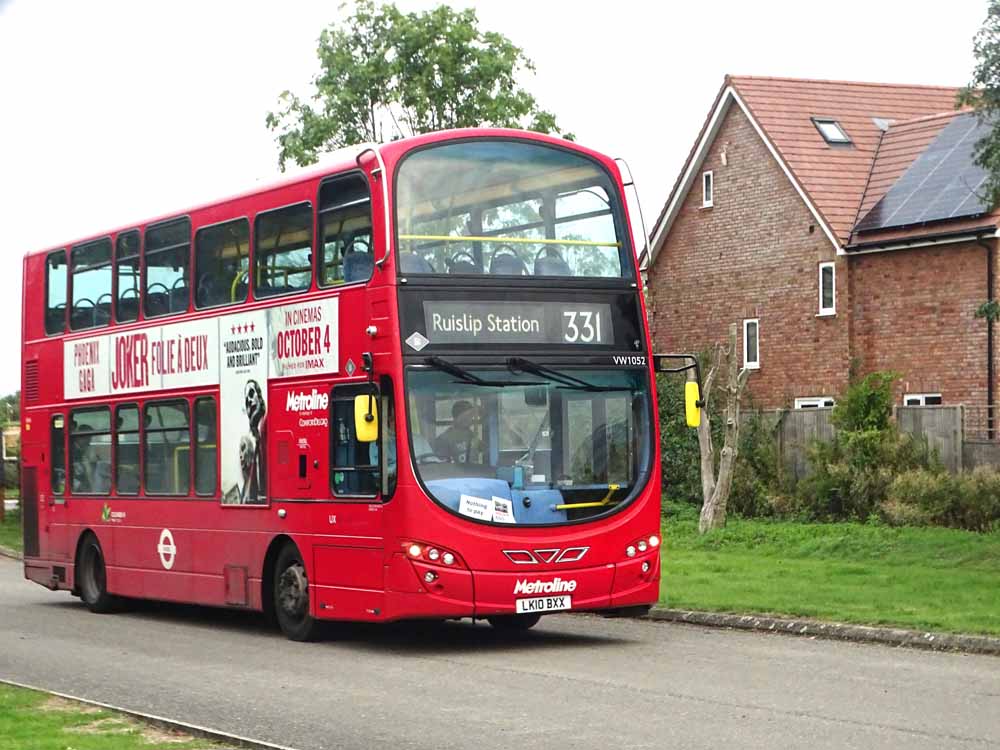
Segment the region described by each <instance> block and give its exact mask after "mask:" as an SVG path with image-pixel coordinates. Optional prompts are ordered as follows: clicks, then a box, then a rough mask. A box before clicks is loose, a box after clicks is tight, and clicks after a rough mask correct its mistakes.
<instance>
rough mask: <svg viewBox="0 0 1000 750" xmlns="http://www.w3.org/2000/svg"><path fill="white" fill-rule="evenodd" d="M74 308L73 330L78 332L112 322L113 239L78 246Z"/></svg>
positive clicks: (72, 256)
mask: <svg viewBox="0 0 1000 750" xmlns="http://www.w3.org/2000/svg"><path fill="white" fill-rule="evenodd" d="M70 261H71V266H72V268H73V280H72V286H73V307H72V309H71V311H70V316H69V327H70V328H71V329H72V330H74V331H79V330H81V329H83V328H94V327H95V326H103V325H107V324H108V323H110V322H111V278H112V275H111V238H110V237H105V238H103V239H100V240H97V241H96V242H88V243H86V244H83V245H77V246H76V247H74V248H73V249H72V251H71V254H70Z"/></svg>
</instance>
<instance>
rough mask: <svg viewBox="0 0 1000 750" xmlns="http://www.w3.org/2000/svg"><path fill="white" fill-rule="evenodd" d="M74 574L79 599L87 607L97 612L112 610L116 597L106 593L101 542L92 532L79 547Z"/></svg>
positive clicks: (106, 581) (106, 575)
mask: <svg viewBox="0 0 1000 750" xmlns="http://www.w3.org/2000/svg"><path fill="white" fill-rule="evenodd" d="M76 575H77V586H78V587H79V591H80V599H81V600H82V601H83V603H84V604H85V605H87V609H89V610H90V611H91V612H97V613H98V614H105V613H107V612H111V611H113V610H114V608H115V604H116V603H117V599H116V597H114V596H112V595H111V594H109V593H108V572H107V568H106V567H105V565H104V552H103V551H102V550H101V543H100V542H99V541H97V537H96V536H94V535H93V534H87V536H86V538H85V539H84V540H83V543H82V545H81V547H80V556H79V558H78V562H77V567H76Z"/></svg>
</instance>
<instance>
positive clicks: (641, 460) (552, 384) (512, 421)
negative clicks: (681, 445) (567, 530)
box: [408, 369, 652, 525]
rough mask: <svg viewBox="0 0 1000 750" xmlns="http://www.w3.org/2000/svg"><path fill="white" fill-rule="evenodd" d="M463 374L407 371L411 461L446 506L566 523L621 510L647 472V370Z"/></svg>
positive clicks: (509, 519)
mask: <svg viewBox="0 0 1000 750" xmlns="http://www.w3.org/2000/svg"><path fill="white" fill-rule="evenodd" d="M463 372H464V377H457V376H456V374H455V373H454V372H446V371H442V370H440V369H414V370H411V371H410V373H409V376H408V394H409V395H408V406H409V416H410V431H411V434H412V443H411V448H412V451H411V452H412V456H413V464H414V468H415V469H416V471H417V474H418V476H419V477H420V480H421V481H422V483H423V485H424V487H425V488H426V489H427V491H428V492H429V494H430V495H431V497H433V498H434V500H436V501H437V502H438V503H440V504H441V505H444V506H445V507H447V508H449V509H451V510H452V511H455V512H457V513H459V514H461V515H463V516H466V517H468V518H471V519H474V520H478V521H486V522H491V523H498V524H499V523H513V524H523V525H531V524H534V525H538V524H559V523H568V522H573V521H581V520H586V519H589V518H593V517H596V516H600V515H604V514H606V513H609V512H612V511H613V510H615V509H617V508H620V507H622V506H623V505H624V504H626V503H627V502H628V501H629V500H630V499H631V498H632V497H633V496H634V495H635V494H636V492H637V491H638V490H639V489H640V488H641V486H642V484H643V483H644V482H645V480H646V479H647V478H648V474H649V465H650V455H651V450H652V446H651V444H650V441H651V439H652V431H651V430H650V425H649V387H648V385H647V384H648V375H647V374H646V372H645V371H643V370H614V371H607V370H572V371H570V370H567V371H565V372H566V374H567V375H571V377H572V379H573V380H569V381H565V382H559V381H557V380H555V379H550V378H548V377H544V376H536V375H534V374H531V373H519V374H512V373H511V372H510V371H508V370H487V369H477V370H474V371H463ZM576 381H579V383H577V382H576Z"/></svg>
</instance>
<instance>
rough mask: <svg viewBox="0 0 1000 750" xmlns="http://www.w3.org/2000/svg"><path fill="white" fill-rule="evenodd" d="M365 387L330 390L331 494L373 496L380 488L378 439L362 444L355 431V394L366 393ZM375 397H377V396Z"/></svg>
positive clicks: (345, 387) (343, 387)
mask: <svg viewBox="0 0 1000 750" xmlns="http://www.w3.org/2000/svg"><path fill="white" fill-rule="evenodd" d="M368 392H369V391H368V389H367V388H366V387H364V386H361V387H359V386H341V387H339V388H334V389H333V398H332V399H331V401H330V411H331V420H330V432H331V438H330V447H331V450H332V453H333V458H332V460H331V461H330V481H331V484H332V486H333V494H334V495H337V496H347V497H374V496H375V495H376V494H377V493H378V487H379V442H380V441H379V440H376V441H374V442H372V443H362V442H360V441H359V440H358V437H357V433H355V431H354V397H355V396H357V395H358V394H361V393H368ZM375 398H376V400H377V399H378V396H377V395H376V397H375Z"/></svg>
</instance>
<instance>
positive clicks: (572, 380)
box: [507, 357, 632, 393]
mask: <svg viewBox="0 0 1000 750" xmlns="http://www.w3.org/2000/svg"><path fill="white" fill-rule="evenodd" d="M507 367H508V368H510V371H511V372H530V373H531V374H532V375H540V376H541V377H543V378H548V379H549V380H551V381H553V382H555V383H559V385H561V386H562V387H564V388H571V389H572V390H575V391H590V392H591V393H608V392H611V391H630V390H632V389H631V388H622V387H620V386H613V385H594V384H593V383H588V382H587V381H586V380H583V379H581V378H578V377H576V376H575V375H569V374H567V373H565V372H559V371H558V370H553V369H552V368H551V367H545V366H544V365H540V364H537V363H536V362H532V361H531V360H530V359H524V358H523V357H511V358H510V359H508V360H507Z"/></svg>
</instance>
